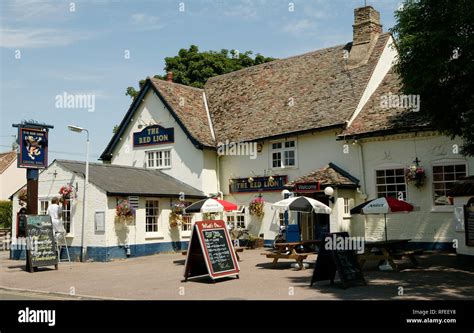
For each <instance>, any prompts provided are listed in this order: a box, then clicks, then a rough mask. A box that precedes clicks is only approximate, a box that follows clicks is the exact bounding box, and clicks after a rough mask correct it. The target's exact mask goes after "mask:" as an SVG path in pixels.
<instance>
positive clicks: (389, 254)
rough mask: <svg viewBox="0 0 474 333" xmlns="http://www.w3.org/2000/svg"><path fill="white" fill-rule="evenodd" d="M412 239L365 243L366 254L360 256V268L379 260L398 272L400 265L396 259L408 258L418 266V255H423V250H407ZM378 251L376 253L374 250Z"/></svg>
mask: <svg viewBox="0 0 474 333" xmlns="http://www.w3.org/2000/svg"><path fill="white" fill-rule="evenodd" d="M410 240H411V239H391V240H386V241H373V242H372V241H369V242H365V243H364V253H362V254H360V255H358V260H359V264H360V267H361V268H362V266H364V264H365V262H366V261H369V260H377V261H379V262H382V261H385V260H386V261H387V262H388V263H389V265H390V266H391V267H392V268H393V270H394V271H398V270H399V268H398V265H397V264H396V263H395V262H394V259H401V258H403V257H408V258H409V259H410V261H411V262H412V263H413V265H414V266H415V267H416V266H418V260H417V259H416V257H415V256H416V255H420V254H422V253H423V251H424V250H423V249H417V250H408V249H407V248H406V246H407V244H408V242H409V241H410ZM375 249H376V250H378V251H374V250H375Z"/></svg>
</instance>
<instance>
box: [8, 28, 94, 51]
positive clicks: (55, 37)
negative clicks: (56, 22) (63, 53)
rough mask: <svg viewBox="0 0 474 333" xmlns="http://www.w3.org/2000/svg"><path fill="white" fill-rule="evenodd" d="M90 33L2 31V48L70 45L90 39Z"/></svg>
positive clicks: (41, 30) (44, 29)
mask: <svg viewBox="0 0 474 333" xmlns="http://www.w3.org/2000/svg"><path fill="white" fill-rule="evenodd" d="M90 37H91V36H90V33H84V32H81V33H78V32H73V31H61V30H58V29H50V28H39V29H9V28H5V29H3V28H2V29H0V47H4V48H38V47H52V46H65V45H70V44H72V43H74V42H76V41H78V40H85V39H89V38H90Z"/></svg>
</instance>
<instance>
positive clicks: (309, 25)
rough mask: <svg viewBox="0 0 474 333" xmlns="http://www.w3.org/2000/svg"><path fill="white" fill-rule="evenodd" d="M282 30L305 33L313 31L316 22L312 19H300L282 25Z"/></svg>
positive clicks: (314, 30)
mask: <svg viewBox="0 0 474 333" xmlns="http://www.w3.org/2000/svg"><path fill="white" fill-rule="evenodd" d="M283 31H285V32H287V33H291V34H306V33H315V32H316V24H315V23H314V21H311V20H309V19H302V20H299V21H296V22H295V21H292V22H288V23H287V24H286V25H285V26H284V27H283Z"/></svg>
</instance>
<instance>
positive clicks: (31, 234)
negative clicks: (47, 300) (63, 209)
mask: <svg viewBox="0 0 474 333" xmlns="http://www.w3.org/2000/svg"><path fill="white" fill-rule="evenodd" d="M26 238H27V254H26V261H27V263H26V266H27V270H29V271H30V272H33V271H34V268H35V267H40V266H55V268H56V269H58V262H59V258H58V252H57V251H56V242H55V239H54V233H53V223H52V222H51V217H50V216H49V215H28V216H27V218H26Z"/></svg>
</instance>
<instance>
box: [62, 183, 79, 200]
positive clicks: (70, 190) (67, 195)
mask: <svg viewBox="0 0 474 333" xmlns="http://www.w3.org/2000/svg"><path fill="white" fill-rule="evenodd" d="M58 193H59V195H60V196H61V199H60V200H61V202H63V203H67V201H68V200H71V199H75V198H76V197H77V195H76V189H75V188H74V187H73V186H72V185H71V184H66V185H64V186H62V187H61V188H60V189H59V192H58Z"/></svg>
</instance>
